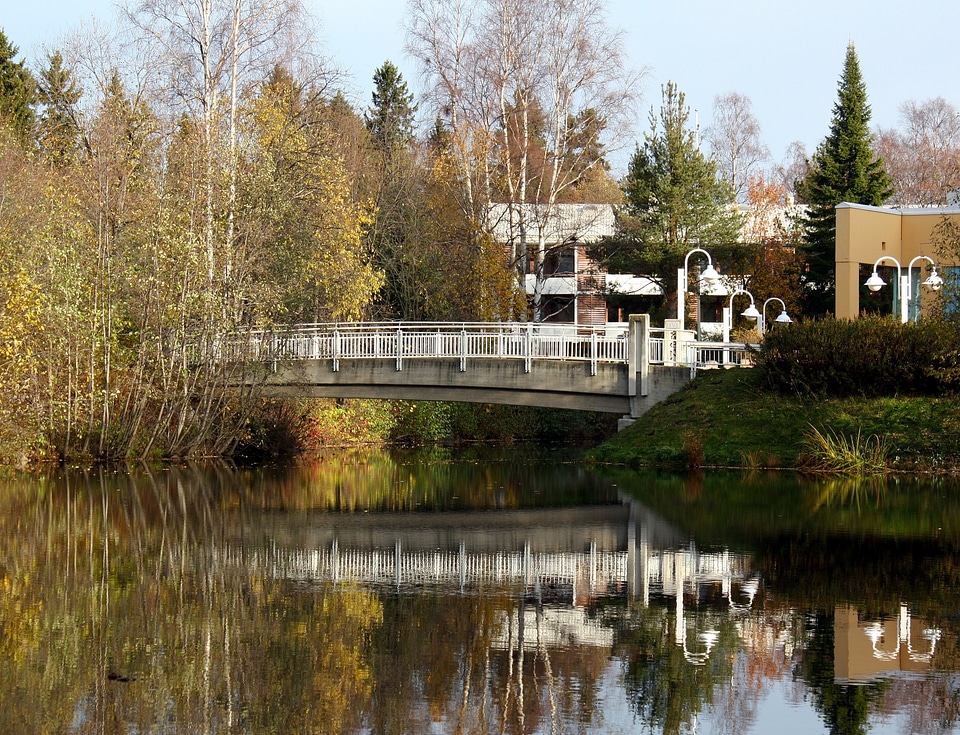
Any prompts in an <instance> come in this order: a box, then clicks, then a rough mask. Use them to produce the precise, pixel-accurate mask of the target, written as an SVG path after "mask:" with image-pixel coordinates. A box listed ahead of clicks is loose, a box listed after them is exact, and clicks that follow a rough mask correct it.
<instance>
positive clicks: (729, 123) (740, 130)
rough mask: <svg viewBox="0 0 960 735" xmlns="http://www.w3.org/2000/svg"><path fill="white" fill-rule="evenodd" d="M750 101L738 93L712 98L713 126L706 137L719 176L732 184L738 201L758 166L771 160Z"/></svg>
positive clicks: (731, 186) (743, 194)
mask: <svg viewBox="0 0 960 735" xmlns="http://www.w3.org/2000/svg"><path fill="white" fill-rule="evenodd" d="M750 107H751V103H750V98H749V97H746V96H745V95H742V94H739V93H737V92H730V93H729V94H725V95H717V96H716V97H714V98H713V125H711V126H710V127H708V128H707V130H706V135H705V138H706V140H707V142H708V143H709V144H710V155H711V156H712V157H713V160H714V161H716V163H717V168H718V169H719V171H720V176H721V177H722V178H723V179H724V181H726V182H727V183H728V184H730V188H732V189H733V195H734V197H736V198H737V199H738V200H739V199H741V198H742V197H744V196H745V195H746V193H747V187H748V185H749V182H750V178H751V177H752V176H753V175H754V174H755V173H756V171H757V167H758V166H759V165H760V164H761V163H763V162H764V161H766V160H767V159H768V158H770V151H769V149H768V148H767V147H766V146H765V145H764V144H763V143H762V142H761V140H760V123H759V122H757V118H756V117H754V115H753V111H752V110H751V109H750Z"/></svg>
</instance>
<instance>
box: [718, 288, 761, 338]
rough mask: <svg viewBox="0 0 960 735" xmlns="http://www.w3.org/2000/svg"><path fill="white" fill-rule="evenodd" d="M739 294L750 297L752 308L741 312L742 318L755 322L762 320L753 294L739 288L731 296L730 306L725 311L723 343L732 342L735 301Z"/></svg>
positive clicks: (749, 307)
mask: <svg viewBox="0 0 960 735" xmlns="http://www.w3.org/2000/svg"><path fill="white" fill-rule="evenodd" d="M739 294H746V295H747V296H749V297H750V306H748V307H747V308H746V309H744V310H743V311H742V312H740V316H745V317H746V318H747V319H750V320H755V319H760V318H761V314H760V312H759V311H757V305H756V303H755V302H754V300H753V294H752V293H750V292H749V291H747V289H745V288H738V289H737V290H736V291H734V292H733V293H731V294H730V306H729V307H727V308H726V309H724V310H723V312H724V313H723V341H724V342H729V341H730V332H731V331H732V330H733V299H734V298H735V297H736V296H738V295H739Z"/></svg>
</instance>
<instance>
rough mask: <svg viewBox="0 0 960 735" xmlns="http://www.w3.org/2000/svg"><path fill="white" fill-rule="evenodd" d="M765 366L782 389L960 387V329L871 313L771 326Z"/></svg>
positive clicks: (831, 391)
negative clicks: (870, 314) (788, 325)
mask: <svg viewBox="0 0 960 735" xmlns="http://www.w3.org/2000/svg"><path fill="white" fill-rule="evenodd" d="M757 366H758V367H759V368H760V369H761V370H762V371H763V374H764V377H765V378H766V380H767V381H768V382H769V384H770V385H771V386H772V387H773V388H775V389H777V390H780V391H783V392H792V393H796V394H799V395H804V394H806V395H812V396H821V397H826V396H829V397H838V398H843V397H868V398H874V397H883V396H897V395H905V396H934V395H942V394H944V393H947V392H953V391H955V390H956V389H957V387H958V386H960V328H958V327H957V326H956V325H954V324H950V323H947V322H944V321H939V320H927V321H923V322H920V323H918V324H913V323H908V324H901V323H900V322H899V321H896V320H894V319H891V318H882V317H876V316H865V317H863V318H861V319H857V320H855V321H843V320H834V319H822V320H814V321H806V322H799V323H796V324H793V325H791V326H790V327H788V328H783V329H777V330H774V331H771V332H770V333H769V334H768V335H767V336H766V338H765V339H764V342H763V345H762V347H761V348H760V352H759V354H758V356H757Z"/></svg>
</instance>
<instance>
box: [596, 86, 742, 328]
mask: <svg viewBox="0 0 960 735" xmlns="http://www.w3.org/2000/svg"><path fill="white" fill-rule="evenodd" d="M689 120H690V109H689V108H688V107H687V105H686V100H685V97H684V94H683V92H680V91H679V90H678V89H677V87H676V85H675V84H673V83H672V82H670V83H668V84H667V85H665V86H664V88H663V104H662V106H661V108H660V113H659V116H658V115H656V114H655V113H654V111H653V110H651V111H650V127H651V130H650V132H649V133H646V134H645V135H644V142H643V145H642V146H640V147H638V148H637V150H636V152H635V153H634V154H633V157H632V158H631V159H630V163H629V167H628V170H627V175H626V177H625V179H624V180H623V182H622V188H623V192H624V195H625V198H626V203H625V204H624V206H623V207H622V208H621V210H620V216H619V217H618V232H617V235H616V236H615V237H614V238H612V239H611V240H610V241H607V242H602V243H600V244H599V245H598V246H597V247H596V248H595V249H594V253H595V255H597V256H598V257H600V258H601V259H603V260H605V261H606V262H607V264H608V267H609V268H610V269H611V270H616V271H619V272H622V273H637V274H644V275H647V276H650V277H652V278H658V279H659V280H660V283H661V286H662V288H663V290H664V293H665V294H667V295H668V298H667V300H668V302H670V303H669V304H668V308H667V313H675V308H676V307H675V306H674V305H673V304H674V303H675V299H676V296H677V294H676V285H677V284H676V273H677V268H678V267H680V266H682V265H683V260H684V256H685V255H686V253H687V252H688V251H689V250H690V249H692V248H694V247H701V248H707V249H708V250H709V249H711V248H712V249H714V251H712V252H713V254H714V255H719V252H720V249H721V248H722V249H724V250H726V251H730V250H732V248H731V247H730V246H732V245H734V244H735V243H737V242H738V241H739V239H740V224H741V222H740V216H739V213H738V212H737V210H736V208H735V207H733V206H732V205H733V203H734V195H733V190H732V188H731V187H730V186H729V185H728V184H727V183H726V182H724V181H722V180H721V179H720V178H719V177H718V176H717V167H716V164H715V163H714V162H713V161H712V160H710V159H709V158H707V157H706V156H704V155H703V153H702V152H701V151H700V149H699V147H698V145H697V136H696V132H695V131H694V130H693V129H692V128H691V127H690V125H689Z"/></svg>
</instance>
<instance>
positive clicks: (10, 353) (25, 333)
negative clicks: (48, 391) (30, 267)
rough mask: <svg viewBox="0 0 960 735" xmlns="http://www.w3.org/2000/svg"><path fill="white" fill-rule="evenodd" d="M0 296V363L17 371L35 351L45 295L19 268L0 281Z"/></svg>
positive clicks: (3, 366) (41, 328) (26, 366)
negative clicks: (9, 276) (10, 275)
mask: <svg viewBox="0 0 960 735" xmlns="http://www.w3.org/2000/svg"><path fill="white" fill-rule="evenodd" d="M0 299H2V303H0V366H2V368H3V370H4V371H5V372H7V373H8V374H9V373H11V372H12V373H17V372H20V371H23V370H25V369H27V368H28V367H29V365H30V362H31V358H32V357H33V356H34V354H35V351H36V338H37V336H38V335H39V334H40V333H42V332H43V330H44V319H43V309H44V306H45V299H44V296H43V294H42V293H41V291H40V288H39V287H38V286H37V285H36V284H35V283H34V282H33V280H32V279H31V278H30V275H29V274H28V273H27V272H26V271H25V270H22V269H21V270H20V271H18V272H17V273H16V274H15V275H14V276H13V277H12V278H8V279H4V280H3V281H0ZM4 382H5V383H7V385H8V387H9V382H8V381H4Z"/></svg>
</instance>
